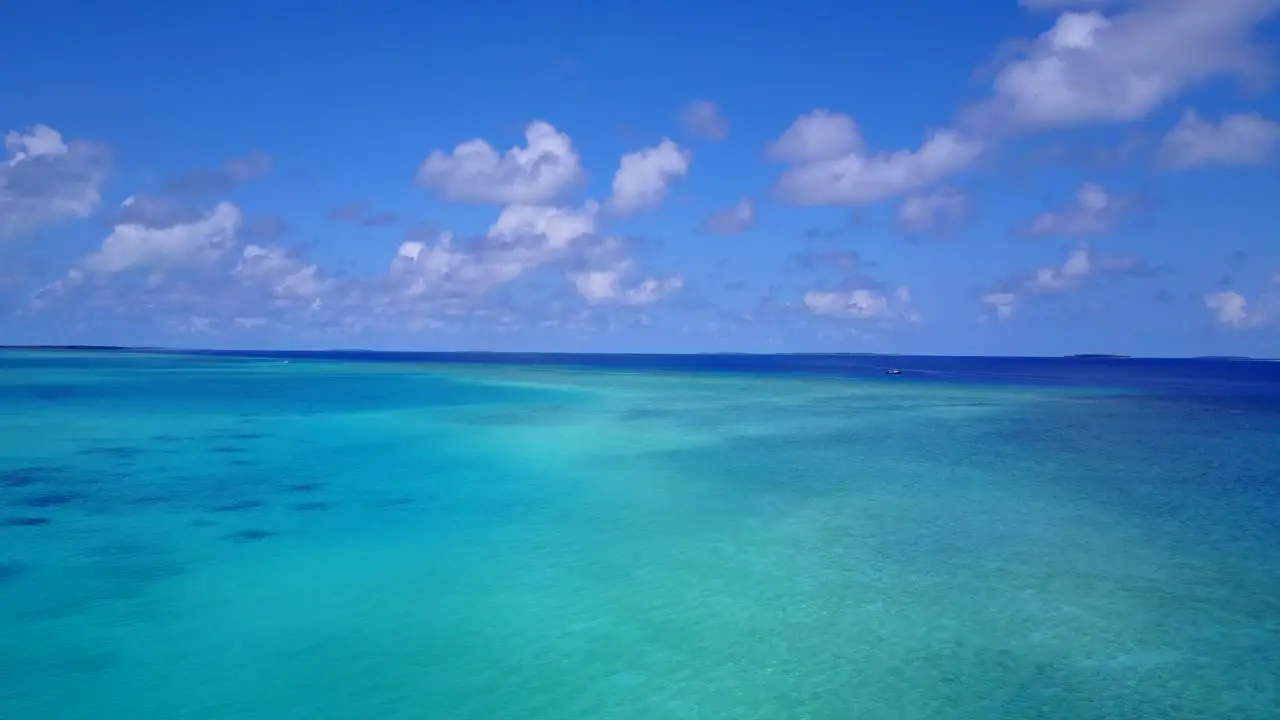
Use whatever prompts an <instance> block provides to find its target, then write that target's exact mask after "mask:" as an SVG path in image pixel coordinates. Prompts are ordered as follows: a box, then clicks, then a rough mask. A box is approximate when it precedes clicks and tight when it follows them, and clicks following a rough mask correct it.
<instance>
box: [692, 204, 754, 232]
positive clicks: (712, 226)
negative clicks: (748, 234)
mask: <svg viewBox="0 0 1280 720" xmlns="http://www.w3.org/2000/svg"><path fill="white" fill-rule="evenodd" d="M755 222H756V205H755V203H754V202H752V201H751V198H743V199H741V200H739V201H738V202H737V204H735V205H733V206H731V207H727V208H720V209H719V210H715V211H713V212H712V213H711V214H710V215H708V216H707V218H706V219H705V220H703V221H702V228H701V229H702V232H704V233H708V234H710V235H737V234H738V233H741V232H745V231H746V230H747V229H748V228H750V227H751V226H752V225H754V224H755Z"/></svg>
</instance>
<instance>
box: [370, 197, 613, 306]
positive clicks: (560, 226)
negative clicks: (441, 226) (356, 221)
mask: <svg viewBox="0 0 1280 720" xmlns="http://www.w3.org/2000/svg"><path fill="white" fill-rule="evenodd" d="M597 211H598V206H597V205H596V203H593V202H589V203H587V204H586V205H585V206H584V207H583V208H581V209H579V210H573V209H570V208H558V207H549V206H533V205H510V206H507V207H505V208H503V210H502V212H501V213H500V214H499V215H498V218H497V219H496V220H495V221H494V223H493V225H492V226H490V228H489V231H488V233H487V234H486V235H485V237H484V238H480V239H479V240H478V241H476V242H473V243H472V244H471V245H470V246H464V245H462V244H460V243H458V241H457V239H456V238H455V237H454V235H453V234H452V233H443V234H441V235H440V236H439V237H438V238H437V239H436V240H435V242H434V243H430V244H428V243H426V242H423V241H418V240H410V241H406V242H405V243H403V244H402V245H401V246H400V249H399V251H398V252H397V255H396V257H395V259H394V260H392V263H391V269H390V271H391V275H392V277H393V278H395V279H396V280H397V281H398V282H400V283H401V284H402V286H403V288H404V292H405V293H407V294H408V295H409V296H412V297H431V296H435V297H439V296H455V297H466V296H470V297H478V296H480V295H483V294H485V293H487V292H488V291H489V290H491V289H493V288H494V287H497V286H499V285H502V284H505V283H508V282H511V281H512V280H515V279H516V278H517V277H520V276H521V275H522V274H523V273H525V272H526V271H528V270H531V269H533V268H536V267H538V266H541V265H545V264H547V263H550V262H554V261H556V260H561V259H564V258H565V257H566V256H568V255H569V253H570V252H571V251H572V249H573V248H572V246H573V244H574V243H575V242H577V241H580V240H585V239H586V238H588V237H591V236H592V235H594V233H595V231H596V215H597Z"/></svg>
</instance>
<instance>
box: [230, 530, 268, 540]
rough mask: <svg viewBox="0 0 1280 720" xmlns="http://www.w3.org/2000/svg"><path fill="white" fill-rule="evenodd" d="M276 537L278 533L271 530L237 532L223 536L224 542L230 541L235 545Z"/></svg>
mask: <svg viewBox="0 0 1280 720" xmlns="http://www.w3.org/2000/svg"><path fill="white" fill-rule="evenodd" d="M275 536H276V533H274V532H271V531H270V530H255V529H249V530H237V531H235V532H233V533H227V534H226V535H223V536H222V539H223V540H229V541H231V542H233V543H251V542H259V541H261V540H267V539H270V538H273V537H275Z"/></svg>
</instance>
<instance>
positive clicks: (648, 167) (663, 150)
mask: <svg viewBox="0 0 1280 720" xmlns="http://www.w3.org/2000/svg"><path fill="white" fill-rule="evenodd" d="M690 157H691V156H690V153H689V151H688V150H683V149H681V148H680V146H679V145H677V144H675V143H674V142H672V141H671V140H670V139H668V138H663V139H662V142H660V143H658V144H657V145H656V146H654V147H651V148H645V149H643V150H637V151H636V152H633V153H628V154H626V155H623V156H622V161H621V162H620V163H619V164H618V171H617V172H616V173H614V176H613V197H612V198H610V200H609V202H608V207H609V209H610V210H611V211H612V212H614V213H616V214H618V215H630V214H632V213H634V212H637V211H639V210H645V209H648V208H653V207H656V206H657V205H659V204H660V203H661V202H662V199H663V198H664V197H665V196H666V194H667V187H668V186H669V185H670V184H671V183H672V182H674V181H675V180H677V179H679V178H682V177H684V176H685V175H686V174H687V173H688V172H689V161H690Z"/></svg>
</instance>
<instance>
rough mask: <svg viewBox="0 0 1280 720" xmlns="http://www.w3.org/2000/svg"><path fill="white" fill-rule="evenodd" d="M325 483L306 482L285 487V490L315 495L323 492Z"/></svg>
mask: <svg viewBox="0 0 1280 720" xmlns="http://www.w3.org/2000/svg"><path fill="white" fill-rule="evenodd" d="M324 488H325V483H322V482H304V483H293V484H290V485H285V486H284V489H285V490H288V491H289V492H293V493H313V492H318V491H320V490H323V489H324Z"/></svg>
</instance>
